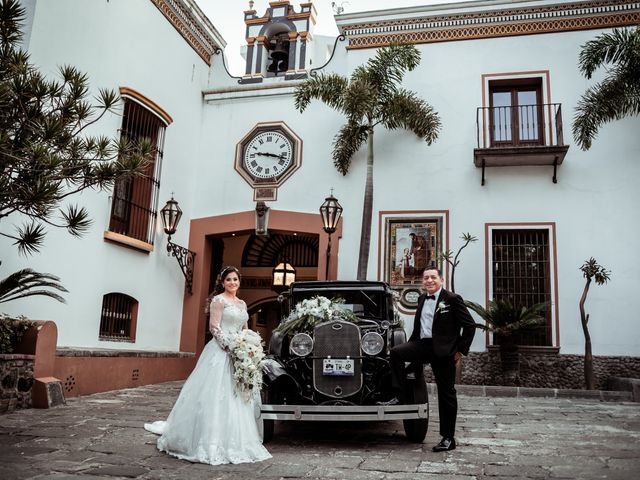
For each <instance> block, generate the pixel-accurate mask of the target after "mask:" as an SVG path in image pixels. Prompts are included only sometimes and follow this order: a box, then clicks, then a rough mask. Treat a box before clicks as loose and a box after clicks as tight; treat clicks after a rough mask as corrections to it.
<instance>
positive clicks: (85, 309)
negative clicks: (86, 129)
mask: <svg viewBox="0 0 640 480" xmlns="http://www.w3.org/2000/svg"><path fill="white" fill-rule="evenodd" d="M78 19H82V20H81V21H78ZM29 51H30V54H31V60H32V61H33V63H34V64H35V65H37V66H38V67H39V68H40V69H41V71H42V72H43V73H45V74H46V75H48V76H55V75H56V72H57V66H58V65H61V64H71V65H74V66H76V67H77V68H79V69H80V70H81V71H83V72H86V73H87V74H88V75H89V79H90V87H91V92H92V93H94V94H95V93H97V92H98V89H99V88H112V89H116V90H117V89H118V87H120V86H127V87H130V88H133V89H135V90H137V91H138V92H140V93H142V94H143V95H145V96H146V97H147V98H149V99H151V100H152V101H154V102H155V103H156V104H158V105H159V106H160V107H162V108H163V109H164V110H165V111H166V112H167V113H169V115H171V117H172V118H173V123H172V124H171V125H169V126H168V127H167V129H166V134H165V145H164V159H163V166H162V178H161V182H160V192H159V206H158V208H162V206H163V205H164V203H165V202H166V201H167V200H168V199H169V198H170V196H171V193H172V192H175V198H176V199H177V200H178V201H179V202H180V206H181V208H182V209H183V210H184V211H185V212H189V211H190V210H191V209H192V201H193V195H192V186H193V184H194V182H195V176H194V175H193V173H194V172H193V170H192V168H190V166H191V165H193V163H192V162H193V161H194V159H195V158H197V157H198V155H199V146H198V143H199V138H200V137H199V135H200V129H199V127H200V118H201V115H202V102H201V91H202V90H203V89H204V87H205V85H206V82H207V81H208V75H209V67H208V65H207V64H206V63H205V62H204V61H203V60H202V59H201V58H200V57H199V56H198V55H197V54H196V52H195V51H194V50H193V49H192V48H191V47H190V46H189V45H188V44H187V43H186V41H185V40H184V38H183V37H182V36H181V35H180V34H179V33H178V31H177V30H176V29H175V28H174V27H173V26H172V25H171V24H170V23H169V21H168V20H167V19H166V18H165V17H164V16H163V15H162V13H161V12H160V11H159V10H158V9H157V8H156V7H155V6H154V5H153V3H152V2H150V1H148V0H133V1H132V0H111V1H109V2H102V1H91V2H87V1H81V0H60V1H56V2H50V1H38V2H37V4H36V9H35V17H34V23H33V30H32V35H31V40H30V48H29ZM120 124H121V118H120V117H119V116H117V115H111V116H109V117H107V118H106V119H104V120H103V121H101V122H100V123H99V124H98V125H96V126H95V127H94V128H92V133H100V134H105V135H108V136H111V137H114V136H115V135H117V129H118V128H120ZM110 195H111V192H101V193H97V192H93V191H86V192H85V193H83V194H82V195H81V196H79V197H76V198H72V199H71V201H72V202H77V203H80V204H81V205H84V206H85V207H86V208H87V209H88V211H89V213H90V215H91V217H92V218H93V219H94V224H93V227H92V228H91V230H90V232H89V233H88V234H87V235H85V236H84V237H82V238H81V239H76V238H73V237H71V236H70V235H68V234H67V233H66V231H64V230H54V229H49V233H48V235H47V237H46V241H45V247H44V248H43V249H42V252H41V253H39V254H36V255H33V256H32V257H28V258H21V257H18V256H17V252H16V250H15V248H13V247H11V246H10V244H9V243H8V242H7V241H3V244H2V250H3V256H2V257H3V258H2V259H3V260H4V262H3V265H2V273H3V274H8V272H11V271H14V270H16V269H17V268H23V267H30V268H33V269H34V270H37V271H43V272H51V273H53V274H55V275H58V276H59V277H60V278H61V281H62V283H63V285H64V286H65V287H66V288H67V289H68V290H69V293H68V294H66V295H65V298H66V299H67V303H66V304H59V303H57V302H55V301H52V300H50V299H45V298H37V297H32V298H28V299H24V300H20V301H15V302H10V303H7V304H4V305H3V306H2V311H4V312H7V313H15V314H24V315H26V316H28V317H29V318H33V319H52V320H55V321H56V323H57V325H58V345H60V346H83V347H103V348H111V347H113V348H136V349H159V350H178V348H179V340H180V328H181V321H182V299H183V288H184V279H183V277H182V274H181V273H180V270H179V267H178V264H177V262H176V260H175V259H174V258H171V257H168V256H167V253H166V241H167V239H166V235H165V234H164V232H163V231H162V224H161V222H160V219H159V218H158V222H157V226H156V236H155V251H153V252H152V253H149V254H147V253H142V252H138V251H134V250H131V249H128V248H125V247H123V246H120V245H116V244H113V243H108V242H106V241H105V240H104V239H103V232H104V230H106V229H107V227H108V222H109V214H110V206H111V202H110V198H109V196H110ZM185 217H186V218H185V219H183V221H182V224H181V225H180V227H179V228H178V231H177V233H176V234H175V236H174V237H173V238H172V240H173V241H174V242H176V243H178V244H181V245H186V244H187V243H188V234H189V232H188V224H189V219H188V217H189V215H188V213H187V214H186V215H185ZM3 223H7V224H8V223H13V222H12V218H9V219H7V220H5V221H3ZM3 228H5V227H4V225H3ZM5 252H6V253H5ZM109 292H121V293H126V294H127V295H130V296H132V297H134V298H135V299H136V300H138V302H139V311H138V324H137V337H136V342H135V344H126V343H125V344H123V343H115V342H103V341H98V328H99V323H100V308H101V304H102V296H103V295H104V294H106V293H109Z"/></svg>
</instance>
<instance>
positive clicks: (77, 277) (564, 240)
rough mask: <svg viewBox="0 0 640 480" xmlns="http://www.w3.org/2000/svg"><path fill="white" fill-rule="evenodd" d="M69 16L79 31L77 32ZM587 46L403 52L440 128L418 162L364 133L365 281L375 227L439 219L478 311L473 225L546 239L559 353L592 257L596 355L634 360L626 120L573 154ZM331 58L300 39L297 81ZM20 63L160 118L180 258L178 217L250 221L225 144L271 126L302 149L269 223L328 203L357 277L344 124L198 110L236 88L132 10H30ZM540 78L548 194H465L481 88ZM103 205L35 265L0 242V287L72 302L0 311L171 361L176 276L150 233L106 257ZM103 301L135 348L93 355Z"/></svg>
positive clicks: (345, 264) (322, 45)
mask: <svg viewBox="0 0 640 480" xmlns="http://www.w3.org/2000/svg"><path fill="white" fill-rule="evenodd" d="M70 12H73V15H71V14H70ZM76 18H83V19H86V20H85V21H83V22H82V23H80V22H77V21H74V19H76ZM238 21H239V22H242V21H243V20H242V18H239V19H238ZM71 25H73V28H71ZM138 32H139V33H138ZM598 33H599V31H598V30H590V31H577V32H567V33H556V34H543V35H535V36H520V37H504V38H495V39H482V40H467V41H458V42H442V43H433V44H426V45H419V46H418V48H419V49H420V51H421V53H422V63H421V64H420V67H419V68H418V69H417V70H416V71H414V72H411V73H408V74H407V76H406V77H405V83H404V86H405V87H406V88H408V89H410V90H414V91H416V92H417V93H418V94H419V95H420V96H421V97H422V98H424V99H426V100H427V101H428V102H429V103H430V104H431V105H433V107H434V108H435V109H436V110H437V111H438V113H439V114H440V117H441V120H442V124H443V128H442V131H441V134H440V137H439V139H438V140H437V142H436V143H434V144H433V145H432V146H427V145H426V143H424V142H422V141H420V140H418V139H417V138H416V137H414V136H413V134H411V133H408V132H405V131H402V130H398V131H392V132H388V131H385V130H383V129H381V128H378V129H377V130H376V133H375V167H374V182H375V187H374V192H375V199H374V218H373V222H372V236H371V240H372V243H371V250H370V262H369V278H370V279H377V278H378V263H379V259H378V239H379V232H378V213H379V212H380V211H390V210H394V211H407V210H447V211H448V212H449V218H448V221H449V225H448V226H449V244H448V245H445V248H451V249H453V250H456V249H457V248H458V247H459V246H460V244H461V241H460V240H459V236H460V234H461V233H462V232H470V233H472V234H473V235H476V236H477V237H478V238H479V241H478V242H476V243H474V244H472V245H470V246H469V247H468V248H467V249H466V250H465V251H464V253H463V254H462V262H461V264H460V266H459V267H458V269H457V270H456V290H457V291H458V293H461V294H462V295H463V296H464V297H465V298H467V299H470V300H474V301H476V302H479V303H484V298H485V284H486V280H485V276H486V272H485V249H486V247H487V245H486V239H485V224H486V223H499V222H513V223H526V222H545V223H555V226H556V235H557V236H556V239H555V240H556V251H557V281H558V311H559V323H560V328H559V335H560V342H559V346H560V348H561V353H582V352H583V349H584V340H583V336H582V330H581V327H580V319H579V313H578V300H579V298H580V294H581V292H582V288H583V285H584V281H583V278H582V276H581V272H580V271H579V267H580V265H582V263H583V262H584V261H585V260H586V259H588V258H589V257H591V256H594V257H595V258H596V259H597V260H598V261H599V262H600V263H601V264H603V265H605V266H606V267H607V268H609V269H610V270H611V271H612V281H611V282H610V284H608V285H605V286H596V285H593V286H592V288H591V291H590V294H589V299H588V302H587V310H588V312H589V313H590V314H591V322H590V329H591V333H592V338H593V351H594V354H596V355H635V356H637V355H640V328H638V319H637V316H638V314H637V313H636V311H635V310H636V309H634V308H633V306H632V304H631V300H630V299H632V298H634V294H635V293H636V292H637V291H638V289H639V288H640V280H638V277H637V275H636V274H635V272H634V271H633V269H634V267H635V265H637V264H638V263H639V261H640V258H639V257H640V254H639V253H638V252H637V251H636V249H635V248H634V246H635V245H634V241H635V239H636V238H638V236H639V235H640V226H639V224H638V221H637V217H638V215H637V208H638V206H640V193H639V191H638V189H637V187H636V185H635V184H636V183H637V179H638V178H640V164H639V163H638V161H637V159H638V158H639V157H640V138H639V137H638V135H637V132H638V130H639V129H638V127H640V119H638V118H637V117H635V118H627V119H624V120H621V121H618V122H615V123H612V124H609V125H606V126H605V127H603V128H602V129H601V131H600V133H599V134H598V137H597V139H596V141H595V142H594V144H593V147H592V148H591V150H590V151H588V152H582V151H581V150H580V149H579V148H578V147H577V146H576V145H575V144H574V143H573V140H572V138H571V120H572V117H573V112H574V108H575V106H576V104H577V102H578V99H579V97H580V95H581V94H582V93H583V92H584V90H585V89H586V88H587V86H588V85H592V84H593V83H594V82H595V80H597V79H594V80H593V81H586V80H585V79H584V78H582V77H581V76H580V74H579V72H578V69H577V59H578V53H579V49H580V45H582V44H584V43H585V42H586V41H587V40H589V39H591V38H593V37H594V36H596V35H597V34H598ZM332 45H333V44H332V41H331V39H323V38H322V37H319V36H318V37H316V38H314V44H313V49H312V50H313V51H314V52H315V53H314V55H318V54H319V53H320V54H321V55H320V56H321V58H314V60H313V66H319V65H322V64H323V63H324V62H325V60H326V52H327V49H328V48H329V49H330V48H331V47H332ZM344 45H345V43H344V42H342V43H339V44H338V49H337V52H336V56H335V57H334V59H333V61H332V62H331V64H330V65H329V67H327V71H336V72H339V73H341V74H345V75H348V74H349V73H350V72H352V71H353V69H354V68H356V67H357V66H358V65H360V64H362V63H364V62H366V60H367V59H368V58H370V56H372V55H374V53H375V51H374V50H372V49H365V50H349V51H347V50H345V48H344ZM29 48H30V52H31V56H32V57H31V58H32V60H33V61H34V62H35V63H36V64H37V65H38V66H39V67H40V68H41V69H42V70H43V71H44V72H46V73H47V74H50V75H54V74H55V71H56V65H58V64H61V63H69V64H72V65H75V66H77V67H79V68H80V69H81V70H83V71H86V72H87V73H88V74H89V76H90V80H91V88H92V90H93V91H97V89H98V88H99V87H109V88H117V87H119V86H128V87H131V88H134V89H136V90H138V91H139V92H141V93H143V94H144V95H146V96H147V97H148V98H150V99H152V100H153V101H154V102H156V103H157V104H159V105H160V106H161V107H162V108H164V109H165V110H166V111H167V112H168V113H169V114H170V115H171V116H172V117H173V120H174V122H173V123H172V124H171V125H170V126H169V127H168V128H167V131H166V137H165V150H164V161H163V170H162V179H161V186H160V196H159V207H162V205H164V203H165V202H166V200H167V199H168V198H169V197H170V195H171V192H175V197H176V199H177V200H178V201H179V202H180V206H181V208H182V209H183V211H184V216H183V220H182V223H181V225H180V227H179V229H178V232H177V234H176V235H175V236H174V241H175V242H176V243H179V244H181V245H185V246H186V245H187V243H188V234H189V232H188V231H187V230H188V223H189V220H190V219H197V218H203V217H209V216H212V215H220V214H228V213H234V212H241V211H247V210H252V209H253V208H254V207H255V203H254V202H253V196H252V195H253V191H252V189H251V187H250V186H249V185H248V184H247V183H246V182H245V181H244V179H243V178H241V177H240V175H239V174H238V173H237V172H236V171H235V170H234V168H233V164H234V157H235V148H236V144H237V142H238V141H239V140H240V139H241V138H242V137H243V136H244V135H245V134H246V133H247V132H248V131H249V130H251V129H252V128H253V127H254V126H255V124H256V123H258V122H267V121H284V122H286V123H287V124H288V125H289V126H290V127H291V128H292V129H293V130H294V131H295V132H296V134H297V135H298V136H299V137H300V138H302V140H303V142H304V148H303V153H302V166H301V168H300V170H298V171H297V172H296V173H295V174H294V175H293V176H292V177H291V178H289V179H288V180H287V182H286V183H285V184H284V185H282V186H281V187H280V188H279V190H278V200H277V202H272V203H271V204H270V207H271V208H273V209H277V210H289V211H295V212H306V213H313V214H315V213H317V212H318V207H319V205H320V204H321V203H322V201H323V200H324V198H325V197H326V196H327V194H328V193H329V191H330V189H331V188H333V189H334V194H335V195H336V197H337V198H338V199H339V201H340V203H341V204H342V206H343V207H344V213H343V221H344V224H343V237H342V239H341V240H340V249H339V272H338V278H339V279H353V278H355V276H356V265H357V255H358V248H359V243H360V227H361V214H362V199H363V193H364V181H365V161H366V149H365V148H363V149H361V150H360V151H359V152H358V154H357V155H356V156H355V157H354V159H353V163H352V167H351V170H350V172H349V174H348V175H346V176H342V175H340V174H339V173H338V172H337V171H336V170H335V168H334V167H333V162H332V158H331V143H332V139H333V137H334V135H335V134H336V133H337V131H338V129H339V127H340V126H341V125H342V124H343V123H344V119H343V118H342V117H341V116H340V115H339V114H337V113H336V112H334V111H332V110H331V109H330V108H329V107H327V106H325V105H324V104H322V103H320V102H317V101H316V102H313V103H312V104H311V105H310V107H309V108H308V109H307V111H305V112H304V114H300V113H299V112H297V111H296V110H295V108H294V105H293V98H292V96H291V95H290V94H289V95H278V96H267V95H263V94H260V93H259V94H257V95H255V96H253V97H249V98H239V94H233V93H230V94H228V95H227V98H226V99H225V100H219V99H217V100H212V101H208V102H207V101H203V100H202V95H201V94H202V91H211V90H215V89H221V88H231V87H233V88H234V89H238V88H241V87H239V86H238V83H237V81H236V80H235V79H230V78H229V77H228V76H227V75H226V73H225V72H224V69H223V68H222V65H221V63H220V62H219V60H218V59H215V60H214V61H215V63H214V65H213V67H212V68H211V69H210V70H209V69H208V67H207V66H206V64H205V63H204V62H203V61H202V60H201V59H200V57H198V56H197V54H196V53H195V52H194V51H193V50H192V49H191V48H190V47H189V46H188V44H187V43H186V42H185V41H184V39H183V38H182V37H181V36H180V35H179V34H178V32H177V31H176V30H175V29H174V28H173V26H171V24H170V23H169V22H168V21H167V20H166V19H165V18H164V16H163V15H162V14H161V13H160V12H159V11H158V10H157V8H156V7H154V6H153V4H152V3H151V2H150V1H147V0H135V1H132V0H111V1H109V2H95V1H94V2H85V1H80V0H58V1H57V2H55V4H54V2H47V1H38V2H37V3H36V9H35V16H34V23H33V30H32V35H31V39H30V45H29ZM544 70H547V71H549V80H550V82H549V88H550V92H551V98H545V102H549V101H551V102H556V103H561V104H562V112H563V122H564V138H565V142H566V143H568V144H569V145H570V148H569V152H568V154H567V156H566V158H565V160H564V163H563V164H562V165H561V166H560V167H559V168H558V183H557V184H553V183H552V181H551V177H552V171H553V169H552V167H505V168H488V169H487V170H486V180H487V183H486V185H485V186H484V187H483V186H481V185H480V177H481V170H480V169H478V168H476V167H475V166H474V165H473V149H474V147H475V146H476V144H475V140H476V127H475V120H476V108H477V107H479V106H481V104H482V88H483V86H482V80H481V78H482V77H481V76H482V75H483V74H495V73H504V72H523V71H544ZM269 82H282V80H281V79H273V80H266V81H265V82H264V84H263V85H262V86H268V85H269ZM292 84H293V83H292ZM207 98H208V97H207ZM119 125H120V119H119V118H118V117H117V116H111V117H109V118H107V119H105V120H104V121H103V122H101V123H100V126H99V127H97V128H96V129H95V131H99V132H102V133H106V134H109V135H114V134H115V132H116V130H117V129H118V127H119ZM108 195H109V194H108V193H94V192H85V193H84V194H83V195H82V196H81V197H79V198H78V199H77V201H78V202H79V203H81V204H83V205H85V206H86V207H87V208H88V209H89V211H90V213H91V215H92V216H93V218H94V220H95V224H94V227H93V228H92V230H91V231H90V232H89V234H88V235H86V236H85V237H83V238H82V239H74V238H72V237H70V236H69V235H68V234H67V233H66V232H64V231H54V230H51V231H50V233H49V234H48V236H47V239H46V244H45V248H44V249H43V250H42V253H40V254H37V255H34V256H33V257H29V258H18V257H17V253H16V252H15V249H13V247H11V246H10V244H9V242H8V241H7V240H6V239H5V240H0V247H1V248H2V251H3V256H2V260H3V265H2V270H1V271H2V273H3V274H7V273H8V272H10V271H13V270H15V269H16V268H19V267H27V266H28V267H31V268H34V269H35V270H39V271H45V272H51V273H54V274H57V275H59V276H60V277H61V278H62V282H63V284H64V285H65V286H66V287H67V288H68V289H69V290H70V293H69V294H68V295H66V297H67V299H68V303H67V304H66V305H61V304H57V303H56V302H53V301H51V300H48V299H38V298H31V299H27V300H24V301H17V302H11V303H8V304H4V305H3V308H2V310H3V311H6V312H7V313H15V314H18V313H20V314H25V315H27V316H29V317H31V318H36V319H53V320H55V321H56V323H57V324H58V329H59V344H60V345H62V346H85V347H98V346H99V347H114V348H123V347H128V348H137V349H160V350H176V349H177V348H178V345H179V338H180V323H181V317H182V300H183V296H182V292H183V290H182V289H183V277H182V275H181V274H180V271H179V269H178V265H177V263H176V261H175V259H173V258H170V257H167V255H166V253H165V245H166V237H165V235H164V234H163V233H162V229H161V226H160V221H159V220H158V226H157V235H156V239H155V251H154V252H153V253H150V254H144V253H139V252H136V251H132V250H129V249H126V248H123V247H120V246H117V245H114V244H111V243H107V242H105V241H104V240H103V231H104V229H105V228H106V226H107V224H108V217H109V209H110V201H109V199H108ZM7 223H9V222H8V221H7ZM3 228H4V227H3ZM334 241H337V239H335V238H334ZM5 252H8V254H5ZM123 272H124V274H123ZM112 291H118V292H123V293H126V294H128V295H131V296H133V297H135V298H136V299H138V300H139V302H140V311H139V315H138V328H137V338H136V343H135V344H133V345H131V344H128V345H127V344H116V343H110V342H99V341H98V325H99V319H100V304H101V299H102V295H104V294H105V293H108V292H112ZM407 323H410V322H407ZM554 344H555V334H554ZM473 349H474V350H484V349H485V341H484V336H483V335H481V334H478V335H477V336H476V339H475V341H474V344H473Z"/></svg>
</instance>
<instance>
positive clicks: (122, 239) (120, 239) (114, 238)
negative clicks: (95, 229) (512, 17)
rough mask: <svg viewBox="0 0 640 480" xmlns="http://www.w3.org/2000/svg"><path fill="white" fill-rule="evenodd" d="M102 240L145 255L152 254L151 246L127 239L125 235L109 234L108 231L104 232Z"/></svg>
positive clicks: (133, 239) (140, 241)
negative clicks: (139, 251)
mask: <svg viewBox="0 0 640 480" xmlns="http://www.w3.org/2000/svg"><path fill="white" fill-rule="evenodd" d="M104 239H105V240H108V241H110V242H115V243H120V244H122V245H124V246H126V247H131V248H134V249H136V250H141V251H143V252H146V253H149V252H153V245H151V244H150V243H147V242H143V241H142V240H137V239H135V238H131V237H127V236H126V235H122V234H120V233H115V232H111V231H109V230H105V232H104Z"/></svg>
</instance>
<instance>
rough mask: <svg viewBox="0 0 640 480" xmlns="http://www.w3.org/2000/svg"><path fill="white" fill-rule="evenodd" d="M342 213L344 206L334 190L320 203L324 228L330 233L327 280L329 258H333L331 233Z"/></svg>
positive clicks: (327, 270) (326, 276)
mask: <svg viewBox="0 0 640 480" xmlns="http://www.w3.org/2000/svg"><path fill="white" fill-rule="evenodd" d="M341 215H342V206H341V205H340V204H339V203H338V199H337V198H336V197H334V196H333V192H331V195H329V196H328V197H327V198H325V199H324V203H323V204H322V205H320V216H321V217H322V229H323V230H324V231H325V232H326V233H327V234H328V235H329V243H328V244H327V269H326V272H325V275H324V278H325V280H329V259H330V258H331V234H332V233H333V232H335V231H336V228H337V227H338V222H339V221H340V216H341Z"/></svg>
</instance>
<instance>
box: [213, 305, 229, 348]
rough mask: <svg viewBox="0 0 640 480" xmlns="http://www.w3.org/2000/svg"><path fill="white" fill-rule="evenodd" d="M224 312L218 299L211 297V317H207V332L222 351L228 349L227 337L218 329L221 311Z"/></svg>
mask: <svg viewBox="0 0 640 480" xmlns="http://www.w3.org/2000/svg"><path fill="white" fill-rule="evenodd" d="M223 310H224V302H223V301H222V299H221V298H219V297H213V299H211V307H210V312H211V315H210V317H209V331H210V332H211V334H212V335H213V338H215V339H216V341H217V342H218V344H219V345H220V346H221V347H222V348H223V349H224V350H228V349H229V339H228V338H227V335H225V334H224V332H223V331H222V329H221V328H220V322H221V321H222V311H223Z"/></svg>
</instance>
